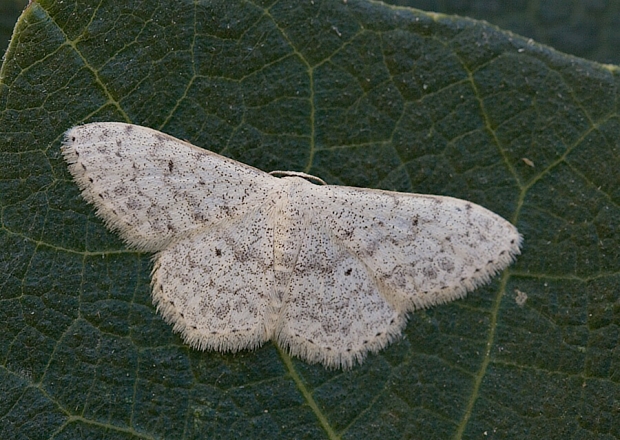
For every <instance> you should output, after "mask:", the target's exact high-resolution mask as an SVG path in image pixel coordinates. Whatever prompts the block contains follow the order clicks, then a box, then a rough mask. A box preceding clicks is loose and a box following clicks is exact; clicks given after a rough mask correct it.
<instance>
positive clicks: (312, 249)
mask: <svg viewBox="0 0 620 440" xmlns="http://www.w3.org/2000/svg"><path fill="white" fill-rule="evenodd" d="M62 153H63V155H64V158H65V159H66V161H67V163H68V165H69V171H70V172H71V175H72V176H73V178H74V180H75V182H76V183H77V185H78V186H79V188H80V189H81V191H82V196H83V197H84V199H85V200H86V201H88V202H89V203H91V204H92V205H94V207H95V208H96V211H97V214H98V215H99V216H100V217H101V218H102V219H103V221H104V222H105V224H106V225H107V227H109V228H110V229H112V230H114V231H117V232H118V233H119V234H120V236H121V237H122V238H123V239H124V240H125V242H126V243H127V244H128V245H129V246H131V247H132V248H134V249H137V250H140V251H145V252H154V253H156V254H155V257H154V268H153V273H152V295H153V302H154V304H155V305H156V307H157V310H158V312H159V313H161V315H162V316H163V318H164V319H165V320H166V321H167V322H169V323H171V324H172V325H173V326H174V331H175V332H178V333H180V335H181V336H182V338H183V339H184V340H185V341H186V343H187V344H189V345H190V346H191V347H193V348H196V349H199V350H207V349H208V350H218V351H229V352H236V351H238V350H244V349H253V348H256V347H258V346H260V345H261V344H263V343H265V342H266V341H269V340H272V341H274V342H275V343H276V344H278V345H279V346H281V347H282V348H283V349H285V350H287V351H288V352H289V353H291V354H292V355H294V356H298V357H300V358H301V359H303V360H305V361H307V362H310V363H317V362H318V363H321V364H323V365H325V366H326V367H330V368H344V369H347V368H351V367H352V366H353V365H355V364H357V363H361V362H362V361H363V360H364V359H365V357H366V356H367V354H368V353H370V352H377V351H379V350H381V349H382V348H383V347H385V346H386V345H387V344H389V343H390V342H391V341H393V340H394V339H395V338H397V337H398V336H400V335H401V333H402V331H403V328H404V327H405V325H406V322H407V315H408V313H410V312H413V311H414V310H416V309H420V308H425V307H430V306H433V305H436V304H442V303H447V302H449V301H452V300H455V299H457V298H462V297H463V296H465V294H466V293H467V292H469V291H471V290H473V289H475V288H476V287H478V286H480V285H482V284H484V283H487V282H488V281H489V280H490V278H491V277H492V276H493V275H495V274H496V273H498V272H499V271H501V270H503V269H504V268H506V267H507V266H508V265H509V264H510V263H511V262H513V260H514V259H515V256H516V255H518V254H519V253H520V246H521V241H522V238H521V236H520V235H519V233H518V231H517V229H516V228H515V227H514V226H513V225H512V224H510V223H509V222H508V221H506V220H504V219H503V218H501V217H500V216H498V215H496V214H494V213H493V212H491V211H489V210H487V209H485V208H483V207H481V206H479V205H476V204H474V203H471V202H468V201H465V200H459V199H455V198H451V197H442V196H434V195H421V194H408V193H399V192H391V191H381V190H376V189H366V188H353V187H346V186H333V185H317V184H314V183H312V182H310V181H309V180H308V179H306V178H304V176H305V175H303V173H295V172H290V173H284V177H281V178H278V177H275V176H274V175H271V174H269V173H265V172H263V171H260V170H258V169H256V168H253V167H251V166H248V165H245V164H243V163H240V162H237V161H234V160H232V159H229V158H226V157H223V156H220V155H218V154H215V153H212V152H210V151H207V150H204V149H201V148H198V147H195V146H193V145H191V144H189V143H187V142H184V141H181V140H179V139H175V138H173V137H171V136H168V135H166V134H164V133H161V132H158V131H155V130H152V129H150V128H146V127H140V126H136V125H130V124H123V123H117V122H100V123H92V124H86V125H80V126H76V127H73V128H71V129H70V130H68V131H67V132H66V135H65V141H64V145H63V147H62Z"/></svg>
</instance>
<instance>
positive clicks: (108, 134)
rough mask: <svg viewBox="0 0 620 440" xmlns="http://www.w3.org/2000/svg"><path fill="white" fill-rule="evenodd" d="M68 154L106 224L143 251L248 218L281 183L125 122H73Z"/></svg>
mask: <svg viewBox="0 0 620 440" xmlns="http://www.w3.org/2000/svg"><path fill="white" fill-rule="evenodd" d="M62 152H63V155H64V157H65V159H66V161H67V162H68V164H69V171H70V172H71V174H72V175H73V178H74V179H75V181H76V182H77V184H78V186H79V187H80V189H81V190H82V195H83V197H84V198H85V199H86V201H88V202H90V203H92V204H93V205H95V207H96V209H97V214H98V215H99V216H101V217H102V218H103V219H104V221H105V223H106V225H107V226H109V227H110V228H111V229H113V230H116V231H118V232H119V234H120V235H121V237H122V238H123V239H124V240H125V241H126V242H127V243H129V244H130V245H132V246H134V247H135V248H137V249H140V250H144V251H158V250H161V249H163V248H164V247H165V246H166V245H167V244H168V243H170V242H171V241H172V240H174V239H176V238H178V237H182V236H184V234H186V233H188V232H191V231H194V230H197V229H200V228H203V227H207V226H210V225H213V224H217V223H219V222H222V221H229V220H231V219H234V218H235V217H237V216H240V215H244V214H245V213H247V212H248V211H249V210H251V209H252V208H253V207H255V206H257V205H258V204H260V203H262V200H263V199H264V198H265V197H266V195H267V193H268V192H269V190H270V189H272V188H273V187H274V186H276V185H278V184H279V183H278V182H279V180H278V179H276V178H274V177H272V176H270V175H268V174H267V173H264V172H262V171H260V170H257V169H255V168H252V167H250V166H247V165H244V164H242V163H239V162H236V161H234V160H231V159H228V158H225V157H223V156H220V155H218V154H215V153H212V152H210V151H207V150H203V149H201V148H197V147H195V146H193V145H191V144H189V143H187V142H184V141H181V140H179V139H176V138H173V137H172V136H168V135H166V134H163V133H161V132H158V131H156V130H152V129H150V128H146V127H140V126H137V125H131V124H123V123H118V122H102V123H92V124H86V125H80V126H76V127H73V128H72V129H70V130H68V131H67V132H66V134H65V141H64V145H63V147H62Z"/></svg>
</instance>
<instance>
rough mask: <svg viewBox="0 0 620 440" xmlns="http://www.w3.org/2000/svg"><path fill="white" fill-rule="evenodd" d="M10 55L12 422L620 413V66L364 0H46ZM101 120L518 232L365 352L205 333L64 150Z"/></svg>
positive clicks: (450, 433)
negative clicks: (501, 220)
mask: <svg viewBox="0 0 620 440" xmlns="http://www.w3.org/2000/svg"><path fill="white" fill-rule="evenodd" d="M0 74H1V76H0V127H1V128H0V243H1V247H0V249H1V252H0V438H3V439H4V438H9V439H12V438H20V439H21V438H123V439H124V438H170V439H172V438H211V437H214V438H256V437H263V438H361V437H365V438H416V439H417V438H420V439H428V438H430V439H432V438H437V439H445V438H558V439H564V438H584V439H586V438H600V439H607V438H609V439H611V438H618V437H620V428H619V427H620V423H619V422H620V420H619V419H620V387H619V381H620V350H619V348H618V337H619V324H620V317H619V312H620V300H619V296H620V295H619V292H620V279H619V275H618V273H619V269H620V246H619V245H620V229H619V226H620V209H619V201H620V190H619V188H620V173H618V172H617V170H618V169H619V165H620V136H619V135H620V124H619V122H620V120H619V115H618V98H619V93H618V84H619V81H618V70H617V68H615V67H612V66H602V65H599V64H596V63H595V62H591V61H586V60H583V59H579V58H576V57H572V56H567V55H564V54H562V53H559V52H556V51H554V50H553V49H550V48H548V47H544V46H540V45H538V44H537V43H535V42H532V41H529V40H528V39H525V38H521V37H518V36H516V35H514V34H510V33H506V32H503V31H501V30H499V29H497V28H495V27H493V26H490V25H487V24H485V23H481V22H475V21H473V20H469V19H464V18H458V17H452V16H440V15H427V14H425V13H422V12H414V11H408V10H406V9H402V8H393V7H389V6H384V5H381V4H377V3H370V2H365V1H359V0H358V1H352V0H349V1H348V2H343V1H327V0H326V1H318V0H315V1H314V2H310V1H303V2H299V1H292V0H291V1H280V2H271V1H263V2H260V1H256V2H230V1H228V2H223V1H221V2H201V3H196V4H195V3H192V2H189V1H181V0H178V1H175V2H172V1H167V2H163V1H161V2H158V1H154V0H143V1H137V2H116V1H103V2H92V1H80V2H75V1H67V0H65V1H63V2H60V1H56V2H55V1H49V0H48V1H40V2H37V3H33V4H31V5H30V6H29V7H28V9H27V11H26V12H25V14H24V15H23V16H22V17H21V19H20V21H19V23H18V25H17V29H16V34H15V37H14V40H13V42H12V44H11V46H10V48H9V50H8V51H7V54H6V58H5V61H4V63H3V66H2V70H1V72H0ZM94 120H119V121H128V122H133V123H138V124H142V125H148V126H151V127H153V128H156V129H160V130H163V131H165V132H168V133H170V134H172V135H175V136H177V137H180V138H184V139H188V140H190V141H191V142H193V143H194V144H196V145H199V146H202V147H205V148H209V149H211V150H213V151H216V152H221V153H223V154H225V155H228V156H230V157H233V158H235V159H238V160H241V161H243V162H246V163H250V164H252V165H254V166H257V167H259V168H261V169H264V170H267V171H268V170H272V169H291V170H300V171H306V172H310V173H312V174H315V175H317V176H320V177H322V178H324V179H325V180H327V181H328V182H329V183H336V184H349V185H356V186H368V187H379V188H386V189H394V190H400V191H415V192H422V193H435V194H446V195H451V196H455V197H460V198H465V199H468V200H471V201H473V202H476V203H479V204H482V205H484V206H486V207H488V208H490V209H492V210H493V211H495V212H497V213H498V214H500V215H502V216H504V217H505V218H507V219H509V220H511V221H512V222H514V223H515V224H516V225H517V227H518V228H519V230H520V231H521V232H522V234H523V235H524V237H525V244H524V249H523V254H522V255H521V257H520V258H519V259H518V261H517V263H516V264H515V265H513V266H512V267H511V268H509V269H508V270H506V271H505V272H504V273H503V274H502V275H501V276H498V277H496V278H495V279H494V281H493V282H492V283H491V284H490V285H489V286H486V287H484V288H481V289H478V290H476V291H475V292H473V293H472V294H470V295H469V297H468V298H467V299H465V300H462V301H457V302H455V303H451V304H449V305H445V306H441V307H436V308H433V309H430V310H427V311H420V312H417V313H415V314H413V315H412V316H411V319H410V322H409V325H408V326H407V328H406V331H405V334H404V337H403V339H402V340H400V341H398V342H396V343H394V344H392V345H391V346H390V347H389V348H388V349H387V350H384V351H382V352H381V353H380V354H378V355H374V356H371V357H369V359H368V360H367V361H366V363H364V365H362V366H360V367H357V368H355V369H353V370H352V371H349V372H340V371H328V370H325V369H324V368H323V367H321V366H310V365H307V364H305V363H303V362H298V361H297V360H291V359H290V358H289V357H288V356H287V355H286V354H285V353H281V352H280V351H278V350H277V348H276V347H275V346H273V345H272V344H267V345H266V346H264V347H263V348H261V349H259V350H257V351H255V352H242V353H239V354H236V355H229V354H219V353H213V352H206V353H203V352H196V351H193V350H189V349H188V348H187V347H186V346H185V345H184V344H183V343H182V342H181V341H180V339H179V338H178V337H177V336H176V335H174V334H173V333H172V331H171V328H170V326H168V325H166V324H165V323H164V322H163V321H162V320H161V318H160V317H159V316H158V315H157V314H156V313H155V310H154V308H153V306H152V305H151V300H150V295H149V271H150V269H151V263H150V256H149V255H145V254H139V253H136V252H132V251H129V250H127V248H126V247H125V246H124V245H123V243H121V242H120V241H119V240H118V238H117V237H116V236H115V235H114V234H112V233H110V232H108V231H107V230H106V229H105V227H104V226H103V225H102V223H101V221H100V220H99V219H97V218H96V217H95V215H94V212H93V209H92V208H91V207H90V206H88V205H86V204H85V203H84V201H83V200H82V199H81V197H80V196H79V192H78V190H77V187H76V186H75V184H74V183H73V182H72V181H71V179H70V176H69V174H68V172H67V169H66V165H65V163H64V161H63V160H62V158H61V155H60V153H59V146H60V142H61V138H62V133H63V132H64V131H65V130H66V129H67V128H69V127H71V126H73V125H75V124H78V123H82V122H86V121H94ZM524 159H527V160H525V161H524ZM528 161H531V162H532V163H533V166H530V164H528V163H529V162H528ZM519 292H523V293H524V294H525V295H526V297H527V300H526V301H525V303H522V302H521V301H519V302H518V301H517V296H518V295H519ZM521 296H523V294H521Z"/></svg>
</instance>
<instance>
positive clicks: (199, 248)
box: [152, 204, 274, 351]
mask: <svg viewBox="0 0 620 440" xmlns="http://www.w3.org/2000/svg"><path fill="white" fill-rule="evenodd" d="M270 209H272V208H271V207H270V206H269V205H268V204H266V205H264V206H262V207H260V208H258V209H256V210H254V211H251V212H250V213H248V214H246V215H244V216H241V217H238V218H237V219H235V220H233V221H232V222H224V223H221V224H219V225H217V226H215V227H213V228H209V229H206V230H202V231H199V232H196V233H194V234H192V235H190V236H188V237H186V238H183V239H181V240H179V241H177V242H175V243H173V244H171V245H170V246H169V247H167V248H166V249H164V250H163V251H161V252H159V254H157V256H156V259H155V265H154V268H153V281H152V283H153V302H154V304H155V305H156V306H157V310H158V311H159V312H161V314H162V316H163V317H164V319H165V320H166V321H167V322H169V323H171V324H173V325H174V331H176V332H178V333H181V335H182V337H183V339H184V340H185V341H186V342H187V343H188V344H189V345H190V346H192V347H194V348H197V349H200V350H205V349H211V350H219V351H238V350H242V349H251V348H255V347H257V346H259V345H260V344H262V343H263V342H265V341H267V340H269V339H271V337H272V336H273V328H274V325H273V316H274V314H273V310H272V309H271V308H270V305H271V304H272V303H273V295H274V293H273V292H274V272H273V226H272V221H271V216H270V215H269V212H270Z"/></svg>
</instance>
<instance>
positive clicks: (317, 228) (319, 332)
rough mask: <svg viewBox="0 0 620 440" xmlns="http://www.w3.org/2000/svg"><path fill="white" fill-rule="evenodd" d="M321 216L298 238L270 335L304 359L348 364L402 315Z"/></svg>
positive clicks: (394, 331) (397, 326) (374, 347)
mask: <svg viewBox="0 0 620 440" xmlns="http://www.w3.org/2000/svg"><path fill="white" fill-rule="evenodd" d="M323 220H324V219H322V218H318V217H317V218H314V219H313V220H312V221H311V223H310V224H309V225H308V227H307V229H306V234H305V235H304V236H303V237H302V240H303V243H302V245H301V247H300V252H299V256H298V259H297V262H296V264H295V267H294V270H293V273H292V274H291V278H290V283H289V288H288V293H287V295H286V296H285V298H284V301H283V306H282V309H281V311H280V315H279V320H278V322H277V324H276V339H277V341H278V343H279V345H280V346H282V347H284V348H285V349H287V350H288V351H289V352H290V353H291V354H292V355H294V356H299V357H300V358H302V359H304V360H305V361H307V362H310V363H316V362H320V363H322V364H324V365H325V366H327V367H336V368H340V367H342V368H350V367H352V366H353V365H355V364H356V363H361V362H362V361H363V359H364V358H365V357H366V354H367V353H368V352H376V351H378V350H380V349H381V348H383V347H384V346H385V345H387V344H388V343H389V342H390V341H391V340H392V339H394V338H395V337H397V336H398V335H400V332H401V330H402V328H403V327H404V325H405V322H406V317H405V315H404V314H402V313H400V311H399V310H397V309H396V308H395V307H394V306H393V305H392V304H390V303H389V302H388V301H387V299H386V297H385V296H384V295H382V294H381V292H380V291H379V289H380V285H379V284H378V283H377V282H376V280H375V278H374V276H373V274H372V273H370V271H369V269H368V267H367V266H366V265H365V264H364V263H363V262H362V261H361V260H360V259H359V258H358V257H357V256H356V255H354V254H353V253H352V252H351V251H350V250H349V249H348V248H347V247H345V246H344V245H343V243H342V242H341V241H340V240H338V239H336V238H334V236H333V235H332V234H331V232H330V231H329V229H327V228H326V227H324V226H323V225H322V222H323Z"/></svg>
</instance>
